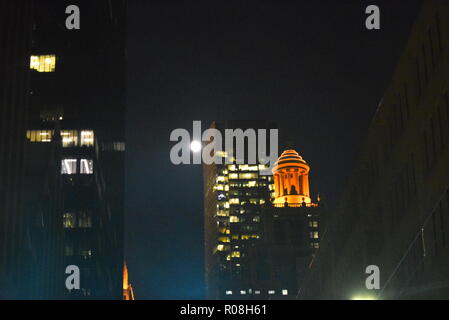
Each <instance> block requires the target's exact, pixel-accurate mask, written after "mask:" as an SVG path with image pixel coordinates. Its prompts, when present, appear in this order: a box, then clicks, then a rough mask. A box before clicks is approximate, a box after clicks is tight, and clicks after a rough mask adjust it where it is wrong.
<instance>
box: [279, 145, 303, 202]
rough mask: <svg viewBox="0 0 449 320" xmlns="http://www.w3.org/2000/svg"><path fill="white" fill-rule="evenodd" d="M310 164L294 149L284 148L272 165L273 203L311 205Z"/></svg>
mask: <svg viewBox="0 0 449 320" xmlns="http://www.w3.org/2000/svg"><path fill="white" fill-rule="evenodd" d="M309 171H310V166H309V165H308V164H307V163H306V161H305V160H304V159H303V158H302V157H301V156H300V155H299V154H298V152H296V151H295V150H285V151H284V152H283V153H282V155H281V156H280V157H279V159H278V160H277V161H276V163H275V165H274V167H273V170H272V172H273V177H274V190H275V200H274V204H275V205H276V204H277V205H279V204H285V203H288V204H289V205H291V206H295V205H296V206H298V205H302V204H304V203H305V205H307V206H311V205H312V203H311V202H312V201H311V199H310V190H309Z"/></svg>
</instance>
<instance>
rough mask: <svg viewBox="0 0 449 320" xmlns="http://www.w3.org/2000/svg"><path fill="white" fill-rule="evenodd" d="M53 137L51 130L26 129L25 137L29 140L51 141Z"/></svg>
mask: <svg viewBox="0 0 449 320" xmlns="http://www.w3.org/2000/svg"><path fill="white" fill-rule="evenodd" d="M52 137H53V131H52V130H28V131H27V139H28V140H29V141H30V142H51V139H52Z"/></svg>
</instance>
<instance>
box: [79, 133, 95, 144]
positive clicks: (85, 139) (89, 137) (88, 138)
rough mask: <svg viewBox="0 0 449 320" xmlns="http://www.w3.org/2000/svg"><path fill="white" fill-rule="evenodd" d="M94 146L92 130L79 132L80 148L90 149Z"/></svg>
mask: <svg viewBox="0 0 449 320" xmlns="http://www.w3.org/2000/svg"><path fill="white" fill-rule="evenodd" d="M93 145H94V132H93V131H92V130H84V131H81V144H80V146H81V147H92V146H93Z"/></svg>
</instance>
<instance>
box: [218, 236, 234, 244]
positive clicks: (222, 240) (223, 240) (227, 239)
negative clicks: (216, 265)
mask: <svg viewBox="0 0 449 320" xmlns="http://www.w3.org/2000/svg"><path fill="white" fill-rule="evenodd" d="M218 241H219V242H225V243H227V242H231V240H230V239H229V237H219V238H218Z"/></svg>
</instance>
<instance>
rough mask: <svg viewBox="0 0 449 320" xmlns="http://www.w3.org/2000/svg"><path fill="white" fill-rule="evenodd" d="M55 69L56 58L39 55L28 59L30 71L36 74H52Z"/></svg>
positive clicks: (52, 55)
mask: <svg viewBox="0 0 449 320" xmlns="http://www.w3.org/2000/svg"><path fill="white" fill-rule="evenodd" d="M55 68H56V56H55V55H54V54H51V55H40V56H31V57H30V69H33V70H36V71H38V72H54V71H55Z"/></svg>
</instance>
